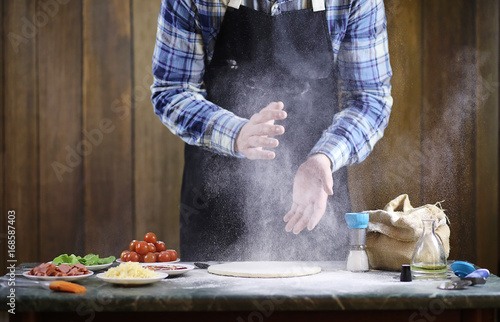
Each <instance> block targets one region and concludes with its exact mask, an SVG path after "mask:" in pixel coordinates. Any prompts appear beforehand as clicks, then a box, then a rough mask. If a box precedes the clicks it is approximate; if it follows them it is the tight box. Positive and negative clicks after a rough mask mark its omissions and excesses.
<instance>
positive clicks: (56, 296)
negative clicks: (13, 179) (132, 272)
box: [0, 262, 500, 312]
mask: <svg viewBox="0 0 500 322" xmlns="http://www.w3.org/2000/svg"><path fill="white" fill-rule="evenodd" d="M177 264H182V263H177ZM311 264H313V265H319V266H321V268H322V272H321V273H319V274H316V275H310V276H302V277H292V278H239V277H226V276H218V275H213V274H210V273H208V272H207V270H204V269H198V268H196V269H194V270H192V271H189V272H187V273H185V274H182V275H177V276H171V277H168V278H167V279H164V280H162V281H160V282H157V283H153V284H149V285H144V286H119V285H114V284H108V283H105V282H103V281H101V280H99V279H98V278H96V277H95V274H94V276H91V277H89V278H85V279H83V280H80V281H78V283H79V284H81V285H84V286H85V287H86V288H87V292H86V293H84V294H72V293H64V292H53V291H50V290H47V289H42V288H39V287H33V288H31V287H29V288H27V287H17V288H15V299H16V300H15V303H16V311H18V312H27V311H36V312H47V311H52V312H70V311H72V312H75V311H76V312H86V311H89V310H90V311H97V312H137V311H177V312H187V311H217V312H221V311H251V310H256V309H257V310H277V311H329V310H413V309H421V308H433V309H435V310H444V309H481V308H500V278H499V277H497V276H494V275H492V276H490V277H489V278H488V280H487V282H486V284H485V285H476V286H469V287H468V288H467V289H465V290H448V291H446V290H440V289H438V288H437V286H438V285H439V284H441V283H442V282H443V280H414V281H413V282H400V281H399V273H397V272H386V271H375V270H372V271H370V272H366V273H352V272H348V271H345V269H344V266H345V263H344V262H311ZM33 266H35V264H34V263H31V264H30V263H27V264H23V265H20V267H18V270H17V273H18V274H20V272H22V271H23V270H24V271H26V268H27V267H33ZM97 273H99V272H97ZM16 279H25V278H24V277H23V276H21V275H16ZM9 293H10V290H9V288H8V287H2V288H0V296H1V298H3V299H4V300H3V301H2V304H1V305H2V306H1V309H2V310H7V309H8V307H7V303H6V301H5V299H6V297H7V296H8V295H9Z"/></svg>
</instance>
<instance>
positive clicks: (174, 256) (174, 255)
mask: <svg viewBox="0 0 500 322" xmlns="http://www.w3.org/2000/svg"><path fill="white" fill-rule="evenodd" d="M167 252H168V255H169V256H170V261H175V260H177V252H176V251H175V250H173V249H169V250H167Z"/></svg>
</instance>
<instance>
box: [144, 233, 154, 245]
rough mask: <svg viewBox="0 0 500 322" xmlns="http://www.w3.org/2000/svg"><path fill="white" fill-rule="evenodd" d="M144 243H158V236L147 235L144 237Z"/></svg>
mask: <svg viewBox="0 0 500 322" xmlns="http://www.w3.org/2000/svg"><path fill="white" fill-rule="evenodd" d="M144 241H145V242H147V243H152V244H154V243H156V235H155V234H154V233H147V234H146V235H145V236H144Z"/></svg>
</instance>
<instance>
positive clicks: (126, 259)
mask: <svg viewBox="0 0 500 322" xmlns="http://www.w3.org/2000/svg"><path fill="white" fill-rule="evenodd" d="M121 260H122V261H123V262H128V261H129V260H130V252H128V253H126V254H125V255H123V257H121Z"/></svg>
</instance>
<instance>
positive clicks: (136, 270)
mask: <svg viewBox="0 0 500 322" xmlns="http://www.w3.org/2000/svg"><path fill="white" fill-rule="evenodd" d="M104 277H112V278H151V277H158V274H156V273H155V272H154V271H152V270H150V269H147V268H143V267H142V266H141V264H139V263H137V262H126V263H121V264H120V265H119V266H117V267H113V268H110V269H109V270H108V271H107V272H106V273H105V274H104Z"/></svg>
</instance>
